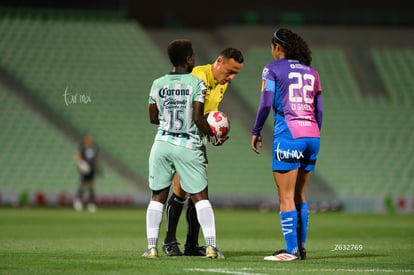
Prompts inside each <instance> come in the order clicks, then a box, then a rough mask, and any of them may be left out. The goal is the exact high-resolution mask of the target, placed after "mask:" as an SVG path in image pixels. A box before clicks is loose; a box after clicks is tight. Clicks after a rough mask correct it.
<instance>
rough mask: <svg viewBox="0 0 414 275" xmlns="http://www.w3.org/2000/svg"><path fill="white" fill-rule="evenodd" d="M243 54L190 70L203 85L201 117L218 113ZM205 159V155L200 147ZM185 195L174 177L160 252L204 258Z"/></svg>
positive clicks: (229, 51)
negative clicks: (183, 235)
mask: <svg viewBox="0 0 414 275" xmlns="http://www.w3.org/2000/svg"><path fill="white" fill-rule="evenodd" d="M243 61H244V58H243V55H242V53H241V51H240V50H238V49H235V48H231V47H228V48H225V49H223V50H222V51H221V52H220V54H219V56H218V57H217V58H216V60H215V61H214V63H213V64H206V65H200V66H196V67H194V69H193V71H192V72H191V74H192V75H194V76H197V77H198V78H200V79H202V80H203V81H204V82H205V83H206V85H207V94H206V98H205V104H204V115H207V113H209V112H211V111H218V107H219V104H220V102H221V101H222V100H223V97H224V93H225V92H226V90H227V87H228V85H229V84H230V82H231V81H232V80H233V79H234V78H235V77H236V75H237V74H238V73H240V71H241V70H242V68H243ZM203 150H204V151H205V152H204V154H205V156H206V163H207V164H208V160H207V152H206V148H205V146H204V147H203ZM187 198H188V194H187V193H186V192H185V191H184V190H183V189H182V188H181V185H180V179H179V176H178V175H177V174H176V175H175V177H174V189H173V193H172V194H171V196H170V198H169V199H168V202H167V210H166V220H167V232H166V236H165V239H164V244H163V250H164V252H165V253H166V254H167V255H169V256H181V255H183V254H184V255H186V256H204V255H205V248H204V247H200V246H199V244H198V238H199V231H200V225H199V223H198V221H197V215H196V209H195V207H194V203H193V202H192V200H187ZM186 200H187V211H186V221H187V239H186V243H185V245H184V253H182V252H181V250H180V248H179V246H178V245H179V242H178V241H177V237H176V232H177V225H178V221H179V219H180V215H181V212H182V209H183V206H184V203H185V201H186Z"/></svg>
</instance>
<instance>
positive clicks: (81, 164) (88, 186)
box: [73, 133, 98, 212]
mask: <svg viewBox="0 0 414 275" xmlns="http://www.w3.org/2000/svg"><path fill="white" fill-rule="evenodd" d="M75 163H76V166H77V168H78V172H79V188H78V190H77V192H76V196H75V199H74V201H73V207H74V208H75V210H77V211H81V210H82V209H83V206H84V202H86V203H87V204H86V206H87V209H88V211H90V212H95V211H96V209H97V206H96V198H95V176H96V173H97V170H98V148H97V147H96V146H95V144H94V141H93V137H92V135H91V134H89V133H88V134H85V135H84V136H83V138H82V141H81V143H80V144H79V146H78V149H77V151H76V154H75ZM85 192H88V195H89V196H88V198H87V199H86V200H84V195H85Z"/></svg>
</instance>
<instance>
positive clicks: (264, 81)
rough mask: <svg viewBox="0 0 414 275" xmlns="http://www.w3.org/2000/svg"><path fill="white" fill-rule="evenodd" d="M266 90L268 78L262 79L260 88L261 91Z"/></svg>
mask: <svg viewBox="0 0 414 275" xmlns="http://www.w3.org/2000/svg"><path fill="white" fill-rule="evenodd" d="M265 90H266V79H263V80H262V88H261V89H260V91H262V92H264V91H265Z"/></svg>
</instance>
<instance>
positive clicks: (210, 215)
mask: <svg viewBox="0 0 414 275" xmlns="http://www.w3.org/2000/svg"><path fill="white" fill-rule="evenodd" d="M195 208H196V210H197V219H198V222H199V223H200V226H201V230H202V231H203V235H204V240H205V241H206V245H207V246H210V245H212V246H214V247H215V246H216V224H215V220H214V211H213V207H212V206H211V203H210V201H209V200H200V201H198V202H197V203H196V204H195Z"/></svg>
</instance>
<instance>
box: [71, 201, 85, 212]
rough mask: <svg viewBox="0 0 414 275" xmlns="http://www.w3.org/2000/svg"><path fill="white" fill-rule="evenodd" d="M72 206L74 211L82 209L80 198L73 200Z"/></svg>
mask: <svg viewBox="0 0 414 275" xmlns="http://www.w3.org/2000/svg"><path fill="white" fill-rule="evenodd" d="M73 208H74V209H75V210H76V211H82V209H83V204H82V201H81V200H80V199H75V200H74V201H73Z"/></svg>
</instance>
